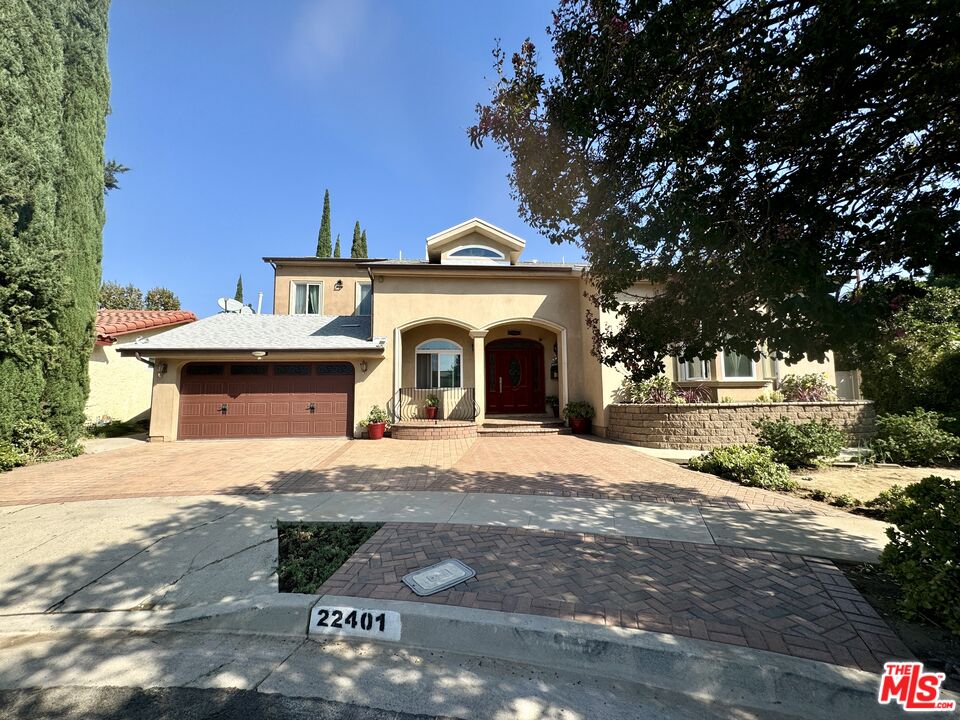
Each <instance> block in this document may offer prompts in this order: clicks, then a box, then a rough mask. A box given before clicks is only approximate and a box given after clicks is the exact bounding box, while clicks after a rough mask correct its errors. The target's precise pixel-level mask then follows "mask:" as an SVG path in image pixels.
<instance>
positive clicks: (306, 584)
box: [277, 522, 383, 593]
mask: <svg viewBox="0 0 960 720" xmlns="http://www.w3.org/2000/svg"><path fill="white" fill-rule="evenodd" d="M381 527H383V525H382V524H374V523H369V524H368V523H352V522H351V523H284V522H280V523H277V540H278V546H279V548H278V555H279V559H278V563H277V580H278V582H279V585H280V592H289V593H315V592H316V591H317V589H318V588H319V587H320V586H321V585H323V583H324V582H326V580H327V578H329V577H330V576H331V575H333V574H334V573H335V572H336V571H337V569H338V568H339V567H340V566H341V565H343V563H345V562H346V561H347V558H349V557H350V556H351V555H353V553H354V552H356V551H357V548H359V547H360V546H361V545H363V544H364V543H365V542H366V541H367V540H369V539H370V538H371V537H373V535H374V533H376V532H377V530H379V529H380V528H381Z"/></svg>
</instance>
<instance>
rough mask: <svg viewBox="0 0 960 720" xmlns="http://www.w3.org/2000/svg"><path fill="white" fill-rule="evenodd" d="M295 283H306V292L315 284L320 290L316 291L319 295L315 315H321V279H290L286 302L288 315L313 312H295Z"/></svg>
mask: <svg viewBox="0 0 960 720" xmlns="http://www.w3.org/2000/svg"><path fill="white" fill-rule="evenodd" d="M297 285H306V286H307V294H308V295H309V293H310V286H311V285H317V286H318V287H319V288H320V290H319V291H318V293H319V297H320V303H319V307H318V308H317V312H316V314H317V315H323V281H322V280H317V281H315V282H314V281H310V280H291V281H290V298H289V302H288V305H289V307H288V310H289V314H290V315H312V314H314V313H298V312H297Z"/></svg>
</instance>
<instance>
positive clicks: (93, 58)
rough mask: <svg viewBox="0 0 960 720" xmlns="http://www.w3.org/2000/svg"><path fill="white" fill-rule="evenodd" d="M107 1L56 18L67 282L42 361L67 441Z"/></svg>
mask: <svg viewBox="0 0 960 720" xmlns="http://www.w3.org/2000/svg"><path fill="white" fill-rule="evenodd" d="M109 6H110V2H109V0H61V2H59V3H56V7H57V8H58V12H57V15H55V22H56V25H57V29H58V30H59V33H60V36H61V39H62V42H63V67H64V74H63V93H62V118H63V120H62V125H61V128H60V142H61V145H62V148H63V165H62V166H61V168H60V172H58V173H57V176H56V183H57V186H56V187H57V213H56V223H57V236H58V239H59V244H60V250H61V251H62V252H63V256H62V257H63V259H62V260H61V262H60V267H59V270H60V272H61V273H62V275H63V276H64V278H65V279H67V280H68V282H65V283H64V288H63V308H62V311H61V312H60V313H59V314H58V315H57V317H56V318H55V319H54V326H55V327H56V329H57V332H58V335H59V339H58V343H57V352H56V354H55V355H54V356H51V357H49V358H48V363H47V369H46V389H45V393H44V402H45V403H46V406H47V407H48V408H49V413H50V417H49V423H50V427H51V428H52V429H53V430H54V432H56V433H58V434H59V435H61V436H62V437H65V438H68V439H73V438H75V437H76V435H77V434H78V433H79V430H80V428H81V427H82V425H83V420H84V415H83V409H84V405H85V404H86V400H87V392H88V390H89V380H88V376H87V363H88V362H89V360H90V353H91V351H92V350H93V340H94V324H95V322H96V314H97V312H96V311H97V301H98V298H99V291H100V259H101V256H102V251H103V242H102V234H103V223H104V220H105V216H104V207H103V188H104V185H103V182H104V178H103V168H104V162H105V158H104V153H103V142H104V139H105V137H106V133H107V123H106V117H107V111H108V103H109V99H110V77H109V71H108V69H107V13H108V10H109Z"/></svg>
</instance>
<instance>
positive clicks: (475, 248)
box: [450, 245, 505, 260]
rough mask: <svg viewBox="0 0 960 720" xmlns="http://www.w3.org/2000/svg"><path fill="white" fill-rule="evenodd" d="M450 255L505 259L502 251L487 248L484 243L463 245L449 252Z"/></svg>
mask: <svg viewBox="0 0 960 720" xmlns="http://www.w3.org/2000/svg"><path fill="white" fill-rule="evenodd" d="M450 257H466V258H488V259H490V260H504V259H505V258H504V256H503V253H502V252H498V251H497V250H494V249H493V248H488V247H486V246H485V245H465V246H464V247H461V248H457V249H456V250H454V251H453V252H451V253H450Z"/></svg>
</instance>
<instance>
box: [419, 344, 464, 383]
mask: <svg viewBox="0 0 960 720" xmlns="http://www.w3.org/2000/svg"><path fill="white" fill-rule="evenodd" d="M462 368H463V348H461V347H460V346H459V345H457V344H456V343H455V342H452V341H450V340H442V339H436V340H427V341H426V342H423V343H420V344H419V345H417V387H418V388H458V387H462V386H463V384H462V380H463V370H462Z"/></svg>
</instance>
